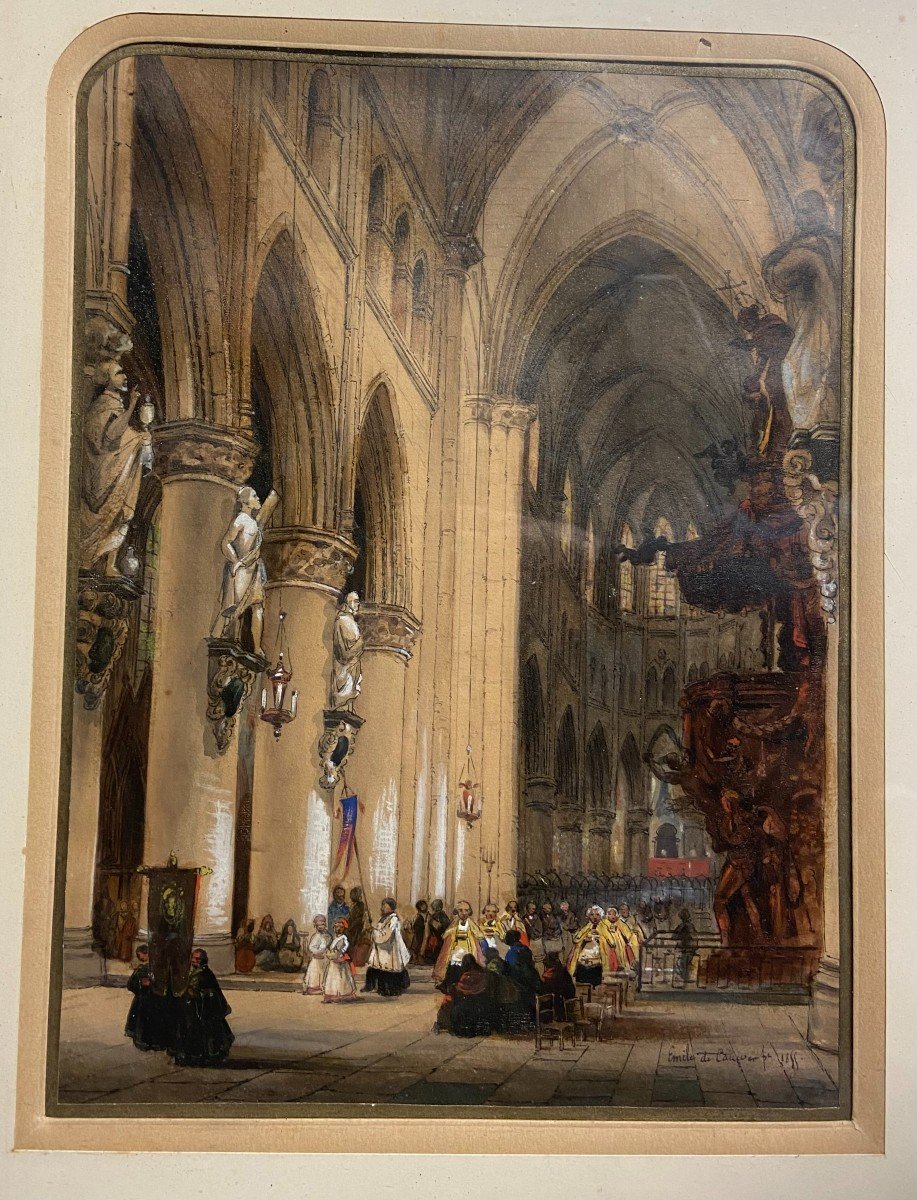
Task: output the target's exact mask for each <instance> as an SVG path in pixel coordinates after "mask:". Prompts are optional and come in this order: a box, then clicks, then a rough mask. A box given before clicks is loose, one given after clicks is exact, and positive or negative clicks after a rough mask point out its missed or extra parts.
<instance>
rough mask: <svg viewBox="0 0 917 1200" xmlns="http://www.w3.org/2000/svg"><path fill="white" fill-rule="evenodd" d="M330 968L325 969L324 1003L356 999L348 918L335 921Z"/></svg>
mask: <svg viewBox="0 0 917 1200" xmlns="http://www.w3.org/2000/svg"><path fill="white" fill-rule="evenodd" d="M327 961H328V969H327V970H326V971H325V982H324V993H325V994H324V998H323V999H322V1004H332V1003H334V1002H335V1001H338V1000H356V999H357V989H356V987H355V986H354V982H353V970H352V969H351V968H352V963H351V961H350V942H349V941H348V940H347V918H346V917H339V918H338V919H337V920H336V921H335V922H334V937H333V938H332V940H331V945H330V946H329V947H328V954H327Z"/></svg>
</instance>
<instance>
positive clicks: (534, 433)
mask: <svg viewBox="0 0 917 1200" xmlns="http://www.w3.org/2000/svg"><path fill="white" fill-rule="evenodd" d="M540 429H541V426H540V422H539V420H538V418H537V417H536V418H535V420H534V421H533V422H532V423H531V425H530V426H529V428H528V432H527V434H526V437H527V439H528V440H527V442H526V465H527V467H528V475H529V483H530V484H531V485H532V490H533V491H534V490H535V489H536V488H537V487H538V438H539V436H540Z"/></svg>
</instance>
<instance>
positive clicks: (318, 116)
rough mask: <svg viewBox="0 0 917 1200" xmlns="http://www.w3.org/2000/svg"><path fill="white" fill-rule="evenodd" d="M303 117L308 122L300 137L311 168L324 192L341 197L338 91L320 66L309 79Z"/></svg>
mask: <svg viewBox="0 0 917 1200" xmlns="http://www.w3.org/2000/svg"><path fill="white" fill-rule="evenodd" d="M303 107H304V111H303V114H302V120H303V123H304V125H305V129H304V130H303V134H304V136H303V135H302V134H301V138H300V140H301V141H302V142H303V144H304V146H305V151H306V158H307V159H308V160H309V167H310V169H311V171H312V174H313V176H314V177H315V179H316V181H317V182H318V184H319V185H320V187H321V188H322V189H323V191H324V192H325V193H326V194H327V195H328V196H329V197H330V198H331V199H335V198H336V196H337V185H338V173H339V170H340V159H341V134H340V130H339V128H338V124H339V123H338V122H337V120H336V117H337V113H336V112H335V108H336V105H335V98H334V90H333V88H332V84H331V79H330V77H329V75H328V72H327V71H326V70H324V69H323V68H322V67H318V68H316V69H315V70H314V71H313V72H312V75H311V76H310V78H309V87H308V89H307V91H306V97H305V103H304V106H303Z"/></svg>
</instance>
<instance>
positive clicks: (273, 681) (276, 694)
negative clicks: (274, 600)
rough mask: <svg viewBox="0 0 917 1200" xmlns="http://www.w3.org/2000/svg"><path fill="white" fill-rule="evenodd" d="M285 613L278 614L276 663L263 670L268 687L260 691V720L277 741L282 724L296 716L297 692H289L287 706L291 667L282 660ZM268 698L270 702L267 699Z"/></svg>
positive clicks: (287, 722) (291, 673) (286, 723)
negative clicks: (271, 731)
mask: <svg viewBox="0 0 917 1200" xmlns="http://www.w3.org/2000/svg"><path fill="white" fill-rule="evenodd" d="M286 615H287V614H286V613H285V612H282V613H281V614H280V621H279V624H278V626H277V645H278V652H277V665H276V667H272V668H270V669H268V670H267V671H265V672H264V673H265V675H266V676H267V678H268V682H269V684H270V686H269V687H266V688H263V689H262V691H261V720H262V721H265V722H266V723H267V724H268V725H270V726H271V727H272V728H273V730H274V737H275V738H276V739H277V740H278V741H279V740H280V735H281V733H282V732H283V727H284V725H289V723H290V722H291V721H293V720H295V718H296V700H297V696H298V693H297V692H295V691H294V692H292V693H291V694H290V704H289V708H288V707H287V688H288V687H289V686H290V681H291V680H292V678H293V671H292V669H291V668H289V667H287V666H285V665H284V661H283V631H284V624H283V623H284V621H285V620H286ZM269 700H270V703H268V701H269Z"/></svg>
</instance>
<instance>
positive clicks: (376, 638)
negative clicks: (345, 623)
mask: <svg viewBox="0 0 917 1200" xmlns="http://www.w3.org/2000/svg"><path fill="white" fill-rule="evenodd" d="M358 620H359V623H360V629H361V630H362V633H363V642H364V645H365V647H366V649H367V650H378V651H384V652H386V653H389V654H394V655H396V656H397V657H398V658H401V659H403V660H404V662H407V661H408V659H409V658H410V657H411V655H412V654H413V652H414V645H415V643H416V641H417V638H418V637H419V636H420V630H421V624H420V621H418V619H417V618H416V617H415V616H413V614H412V613H410V612H408V610H407V609H406V608H403V607H402V606H401V605H399V604H372V603H366V604H363V603H361V605H360V614H359V617H358Z"/></svg>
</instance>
